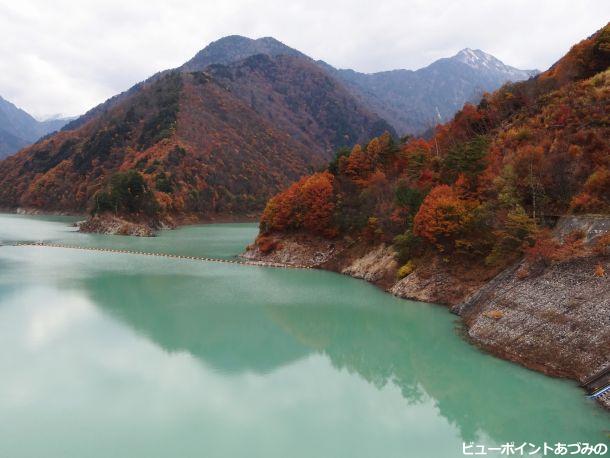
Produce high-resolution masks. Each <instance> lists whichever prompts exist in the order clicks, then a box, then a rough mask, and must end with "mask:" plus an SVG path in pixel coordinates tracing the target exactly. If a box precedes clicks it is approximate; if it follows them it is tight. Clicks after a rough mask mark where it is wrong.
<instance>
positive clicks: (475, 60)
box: [453, 48, 539, 81]
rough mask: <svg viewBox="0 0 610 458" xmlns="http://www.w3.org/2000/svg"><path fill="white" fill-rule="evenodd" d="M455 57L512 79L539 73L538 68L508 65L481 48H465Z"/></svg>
mask: <svg viewBox="0 0 610 458" xmlns="http://www.w3.org/2000/svg"><path fill="white" fill-rule="evenodd" d="M453 59H455V60H457V61H459V62H462V63H464V64H466V65H468V66H469V67H472V68H474V69H477V70H483V71H489V72H491V73H496V74H498V73H499V74H504V75H508V76H509V79H510V80H512V81H518V80H522V79H527V78H529V77H530V76H533V75H536V74H537V73H539V72H538V70H520V69H518V68H515V67H511V66H510V65H506V64H505V63H504V62H502V61H501V60H500V59H498V58H496V57H494V56H492V55H491V54H488V53H486V52H485V51H481V50H480V49H471V48H464V49H462V50H461V51H460V52H458V53H457V54H456V55H455V56H453Z"/></svg>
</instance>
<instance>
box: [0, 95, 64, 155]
mask: <svg viewBox="0 0 610 458" xmlns="http://www.w3.org/2000/svg"><path fill="white" fill-rule="evenodd" d="M67 122H68V120H67V119H61V118H57V119H52V120H48V121H38V120H36V119H34V118H33V117H32V116H30V115H29V114H28V113H26V112H25V111H23V110H22V109H20V108H17V107H16V106H15V105H13V104H12V103H10V102H9V101H7V100H5V99H3V98H2V97H0V159H2V158H4V157H6V156H8V155H10V154H13V153H14V152H16V151H18V150H20V149H21V148H23V147H25V146H27V145H30V144H32V143H34V142H35V141H36V140H38V139H39V138H40V137H42V136H44V135H47V134H49V133H50V132H55V131H56V130H59V129H61V128H62V127H63V126H64V125H65V124H66V123H67Z"/></svg>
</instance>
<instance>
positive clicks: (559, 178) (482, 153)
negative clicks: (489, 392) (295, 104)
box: [261, 27, 610, 302]
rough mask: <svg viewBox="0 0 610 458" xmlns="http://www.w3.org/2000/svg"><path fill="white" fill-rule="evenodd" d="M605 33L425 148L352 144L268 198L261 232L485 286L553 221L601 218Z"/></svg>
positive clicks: (608, 135) (606, 161)
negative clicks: (302, 237) (346, 245)
mask: <svg viewBox="0 0 610 458" xmlns="http://www.w3.org/2000/svg"><path fill="white" fill-rule="evenodd" d="M609 29H610V27H606V28H604V29H602V30H601V31H600V32H598V33H597V34H595V35H594V36H593V37H591V38H589V39H587V40H585V41H584V42H582V43H580V44H578V45H576V46H575V47H574V48H573V49H572V50H571V51H570V52H569V53H568V54H567V55H566V56H565V57H564V58H563V59H562V60H561V61H559V62H558V63H557V64H555V65H554V66H553V67H552V68H551V69H550V70H548V71H547V72H545V73H543V74H541V75H540V76H539V77H537V78H536V79H534V80H529V81H525V82H522V83H516V84H513V85H508V86H505V87H504V88H502V89H501V90H499V91H497V92H495V93H494V94H492V95H490V96H487V97H485V98H484V99H483V100H482V101H481V103H480V104H479V106H478V107H475V106H472V105H466V106H465V107H464V109H463V110H462V111H460V112H459V113H458V114H457V115H456V117H455V118H454V119H453V120H452V121H451V122H450V123H448V124H446V125H442V126H439V127H438V128H437V130H436V133H435V135H434V137H433V138H432V139H430V140H422V139H415V140H410V141H408V142H407V143H405V144H401V145H398V144H395V143H394V142H393V141H392V139H391V138H390V137H389V136H387V135H383V136H381V137H379V138H376V139H373V140H372V141H371V142H370V143H368V144H367V145H365V146H364V147H361V146H360V145H356V146H355V147H354V148H353V149H352V150H351V152H347V153H345V154H341V155H339V156H338V157H337V158H336V160H335V161H334V162H333V163H331V165H330V167H329V170H328V171H326V172H323V173H318V174H315V175H312V176H310V177H307V178H303V179H302V180H301V181H300V182H298V183H296V184H294V185H293V186H292V187H291V188H289V189H288V190H287V191H285V192H284V193H282V194H279V195H278V196H276V197H274V198H273V199H272V200H271V201H270V202H269V204H268V205H267V208H266V210H265V212H264V214H263V217H262V219H261V232H262V233H263V234H269V233H273V232H283V231H303V230H305V231H306V232H309V233H312V234H314V235H318V236H323V237H329V238H332V237H334V236H337V235H343V236H349V237H350V238H351V239H353V240H361V241H363V242H366V243H370V244H379V243H386V244H387V243H393V244H394V246H395V248H396V249H397V251H398V258H399V261H400V262H401V263H404V264H405V266H410V267H405V269H404V270H403V273H405V274H406V273H409V272H408V271H409V270H414V269H415V268H416V267H417V265H418V263H421V265H422V268H423V266H426V267H428V266H429V263H427V262H426V261H425V260H426V259H430V257H434V256H438V257H440V258H442V259H443V260H444V261H443V262H444V264H445V265H446V266H449V265H450V264H452V263H454V264H455V265H456V266H463V265H469V266H473V267H476V266H479V267H480V268H481V273H480V274H481V276H482V277H485V276H486V275H488V274H493V272H494V270H495V271H497V269H500V268H502V267H504V266H505V265H507V264H508V263H509V262H511V261H512V260H514V259H516V258H517V257H518V256H520V255H521V254H522V253H523V252H524V251H527V250H529V249H530V248H531V249H542V248H540V247H541V246H542V245H541V244H546V245H545V246H547V245H548V243H549V242H548V240H547V239H548V234H547V233H546V232H545V231H544V230H543V228H544V227H545V226H548V225H551V224H552V223H553V222H554V221H555V220H556V217H557V216H558V215H562V214H565V213H568V212H573V213H609V212H610V194H609V193H608V189H610V143H609V139H610V124H609V119H608V113H610V71H609V70H607V68H608V66H609V63H610V33H609ZM303 208H311V209H312V210H311V211H310V212H311V213H312V214H311V215H310V214H308V212H307V211H303ZM536 247H538V248H536ZM472 272H474V271H473V270H472V269H471V270H470V272H469V273H472ZM403 276H404V275H403ZM455 300H459V297H458V298H452V299H451V300H448V299H445V300H443V298H439V301H441V302H447V301H449V302H453V301H455Z"/></svg>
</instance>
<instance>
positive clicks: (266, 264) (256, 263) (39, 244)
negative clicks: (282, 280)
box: [13, 242, 312, 269]
mask: <svg viewBox="0 0 610 458" xmlns="http://www.w3.org/2000/svg"><path fill="white" fill-rule="evenodd" d="M13 246H25V247H46V248H66V249H71V250H86V251H100V252H103V253H118V254H134V255H140V256H155V257H159V258H171V259H186V260H190V261H205V262H221V263H224V264H239V265H245V266H258V267H273V268H276V269H311V268H312V267H311V266H302V265H287V264H279V263H275V262H266V261H251V260H248V259H240V260H237V259H223V258H208V257H204V256H187V255H182V254H172V253H156V252H148V251H137V250H123V249H118V248H99V247H88V246H79V245H66V244H63V243H48V242H22V243H16V244H14V245H13Z"/></svg>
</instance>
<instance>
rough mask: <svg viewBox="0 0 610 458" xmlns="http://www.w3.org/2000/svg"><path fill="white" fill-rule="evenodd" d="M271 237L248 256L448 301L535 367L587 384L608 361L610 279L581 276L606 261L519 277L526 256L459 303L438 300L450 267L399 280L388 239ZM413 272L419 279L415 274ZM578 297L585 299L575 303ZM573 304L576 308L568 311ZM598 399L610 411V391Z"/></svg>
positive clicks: (488, 344) (481, 338) (496, 343)
mask: <svg viewBox="0 0 610 458" xmlns="http://www.w3.org/2000/svg"><path fill="white" fill-rule="evenodd" d="M265 242H266V243H267V245H268V246H265V247H264V248H266V249H269V251H268V252H266V253H263V252H262V251H261V249H260V247H259V246H257V245H256V244H255V245H252V246H250V247H249V248H248V249H247V250H246V252H245V253H243V254H242V255H241V257H242V258H244V259H251V260H268V261H271V262H275V263H278V262H279V263H286V264H296V263H303V264H306V265H309V266H310V267H312V268H317V269H321V270H327V271H331V272H335V273H340V274H343V275H348V276H351V277H354V278H358V279H361V280H365V281H367V282H368V283H371V284H373V285H374V286H376V287H378V288H380V289H382V290H383V291H384V292H386V293H390V294H392V295H394V296H396V297H399V298H402V299H407V300H416V301H419V302H426V303H429V304H431V305H435V306H444V307H447V308H448V309H449V310H448V311H449V312H451V313H454V314H455V315H457V316H459V317H460V322H461V324H462V326H463V329H464V333H463V335H464V337H465V339H466V341H467V342H468V343H469V344H471V345H474V346H476V347H477V348H479V349H480V350H482V351H484V352H486V353H488V354H491V355H493V356H494V357H498V358H501V359H504V360H507V361H510V362H512V363H516V364H519V365H520V366H522V367H525V368H527V369H529V370H534V371H536V372H540V373H543V374H545V375H547V376H551V377H556V378H565V379H570V380H574V381H576V382H577V383H579V384H580V385H581V387H583V383H584V382H585V380H586V379H588V378H590V377H591V376H592V375H594V374H595V373H597V372H600V371H601V370H603V369H604V367H607V365H608V361H609V359H608V355H607V354H605V353H604V348H608V338H609V335H608V332H604V331H605V329H604V328H605V326H604V323H603V320H604V315H603V313H604V311H605V310H607V307H608V306H609V305H610V304H607V303H606V302H604V298H605V297H608V301H610V285H609V284H608V280H607V278H603V279H596V278H594V277H593V275H590V276H582V275H581V276H578V275H574V274H573V272H574V271H576V272H580V271H583V270H588V271H590V272H591V273H592V272H593V268H594V266H595V265H596V264H597V263H599V262H601V261H600V260H599V259H597V258H591V259H579V260H576V261H574V262H569V263H566V264H560V265H557V266H552V267H549V268H548V269H547V270H546V271H545V272H543V273H542V274H540V276H537V277H533V278H531V279H519V278H518V277H517V276H516V275H515V274H516V271H517V270H518V267H519V266H520V263H521V262H520V261H519V262H517V263H516V264H514V265H513V266H511V267H509V268H508V269H506V270H504V271H501V272H498V273H497V274H495V275H494V276H493V277H492V278H489V279H487V280H486V281H483V282H480V284H479V285H478V286H476V287H475V285H474V284H471V285H468V286H467V287H464V288H463V289H462V290H461V291H460V292H459V294H458V296H459V295H461V296H462V297H461V299H460V300H458V301H455V298H456V297H457V296H455V295H454V296H450V295H449V296H447V295H446V296H445V298H447V297H449V298H452V300H453V303H451V302H452V301H447V300H438V299H439V296H438V294H437V293H438V292H437V291H436V289H437V288H438V287H439V284H440V285H441V287H442V285H443V281H444V280H445V279H446V278H449V277H447V273H446V272H440V273H438V275H436V276H434V275H432V276H431V277H428V278H419V277H417V272H416V271H415V272H413V273H411V274H410V275H408V276H407V277H405V278H403V279H401V280H397V279H396V276H395V275H396V269H397V266H396V263H395V261H394V260H393V255H391V256H390V254H389V251H388V248H389V247H386V246H383V245H380V246H376V247H368V249H366V248H363V247H361V246H358V245H357V244H355V245H351V246H349V245H345V244H343V243H341V242H340V241H334V242H330V241H328V240H322V239H319V238H318V239H316V238H314V237H302V236H301V237H298V236H297V237H294V236H293V237H291V236H289V235H286V234H275V239H274V240H273V241H271V242H269V241H265ZM602 261H603V262H605V263H606V264H607V267H608V268H607V269H606V270H607V271H610V259H608V257H607V256H606V257H604V258H602ZM428 267H430V266H428ZM432 269H434V266H432ZM411 276H415V277H416V278H415V279H413V280H409V277H411ZM576 277H582V278H576ZM583 278H584V279H583ZM453 280H455V279H453ZM449 281H452V279H451V278H449ZM550 282H554V283H555V286H556V287H555V288H554V293H553V292H549V291H548V290H547V289H546V288H548V286H547V285H548V284H549V283H550ZM562 282H563V283H562ZM595 282H599V283H601V282H603V284H602V285H601V286H602V288H598V289H599V290H600V291H599V295H600V296H602V297H601V301H600V302H596V301H595V300H593V299H591V300H589V299H588V298H587V296H585V295H584V294H585V293H581V291H585V292H586V291H587V290H592V291H595V289H594V287H595V286H596V285H595ZM592 285H593V286H592ZM445 288H447V286H446V285H445ZM592 288H593V289H592ZM606 292H608V293H609V294H607V295H606ZM581 295H582V296H583V298H582V300H581ZM572 296H574V297H572ZM590 296H591V295H589V297H590ZM523 297H527V300H523ZM431 299H432V300H431ZM434 299H437V300H434ZM576 299H578V300H579V301H580V302H581V304H578V305H577V306H574V305H573V303H574V302H575V301H576ZM566 305H567V306H568V312H565V310H563V308H565V307H566ZM569 307H572V309H570V308H569ZM573 307H576V308H573ZM595 326H598V327H600V326H601V329H597V330H596V328H595ZM582 348H585V350H583V349H582ZM596 401H597V403H598V405H600V406H601V407H602V408H603V409H605V410H607V411H610V393H605V394H604V395H602V396H600V397H598V398H596Z"/></svg>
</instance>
